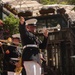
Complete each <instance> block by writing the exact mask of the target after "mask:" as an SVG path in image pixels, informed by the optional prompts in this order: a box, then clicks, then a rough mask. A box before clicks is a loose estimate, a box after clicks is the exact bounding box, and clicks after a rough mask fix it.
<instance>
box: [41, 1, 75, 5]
mask: <svg viewBox="0 0 75 75" xmlns="http://www.w3.org/2000/svg"><path fill="white" fill-rule="evenodd" d="M40 2H41V3H42V4H44V5H48V4H72V5H74V4H75V0H40Z"/></svg>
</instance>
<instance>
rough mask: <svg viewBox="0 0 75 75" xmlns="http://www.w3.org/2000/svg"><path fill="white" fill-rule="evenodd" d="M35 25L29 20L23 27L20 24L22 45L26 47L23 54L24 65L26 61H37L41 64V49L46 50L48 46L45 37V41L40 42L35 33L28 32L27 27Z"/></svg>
mask: <svg viewBox="0 0 75 75" xmlns="http://www.w3.org/2000/svg"><path fill="white" fill-rule="evenodd" d="M34 21H36V20H35V19H34ZM27 24H28V25H29V24H30V25H35V24H34V23H32V19H30V20H27V21H26V22H24V23H23V24H22V25H21V23H20V24H19V32H20V36H21V41H22V45H23V47H24V50H23V53H22V65H23V62H24V61H32V60H33V61H36V62H38V63H39V64H41V62H40V57H39V53H40V51H39V48H40V49H44V48H46V44H47V37H44V40H43V41H40V40H39V39H38V37H36V36H35V35H34V34H33V33H31V32H29V31H27V29H26V25H27Z"/></svg>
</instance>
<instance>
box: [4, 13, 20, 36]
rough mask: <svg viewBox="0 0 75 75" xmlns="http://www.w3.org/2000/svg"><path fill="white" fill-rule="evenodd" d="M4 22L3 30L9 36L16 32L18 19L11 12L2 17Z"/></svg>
mask: <svg viewBox="0 0 75 75" xmlns="http://www.w3.org/2000/svg"><path fill="white" fill-rule="evenodd" d="M4 24H5V25H4V30H5V32H7V33H9V34H10V36H11V35H12V34H16V33H18V24H19V19H17V18H15V17H14V16H13V15H12V14H10V15H9V16H7V17H6V18H5V19H4Z"/></svg>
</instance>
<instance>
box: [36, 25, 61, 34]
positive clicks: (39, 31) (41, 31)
mask: <svg viewBox="0 0 75 75" xmlns="http://www.w3.org/2000/svg"><path fill="white" fill-rule="evenodd" d="M46 29H47V30H48V32H49V33H51V32H54V31H55V30H57V31H60V29H61V26H60V25H59V24H58V25H57V26H55V27H49V28H46ZM37 32H38V33H43V28H38V30H37Z"/></svg>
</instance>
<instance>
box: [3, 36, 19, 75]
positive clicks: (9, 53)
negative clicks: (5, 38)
mask: <svg viewBox="0 0 75 75" xmlns="http://www.w3.org/2000/svg"><path fill="white" fill-rule="evenodd" d="M14 39H15V38H14V37H13V39H12V40H14ZM15 43H16V42H14V41H12V44H10V45H8V44H7V45H6V44H5V46H4V47H3V49H4V59H3V75H8V71H10V72H14V71H15V68H16V65H15V63H16V62H18V61H19V60H15V59H16V58H17V59H18V57H19V56H20V53H19V52H18V50H17V46H16V45H15Z"/></svg>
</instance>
